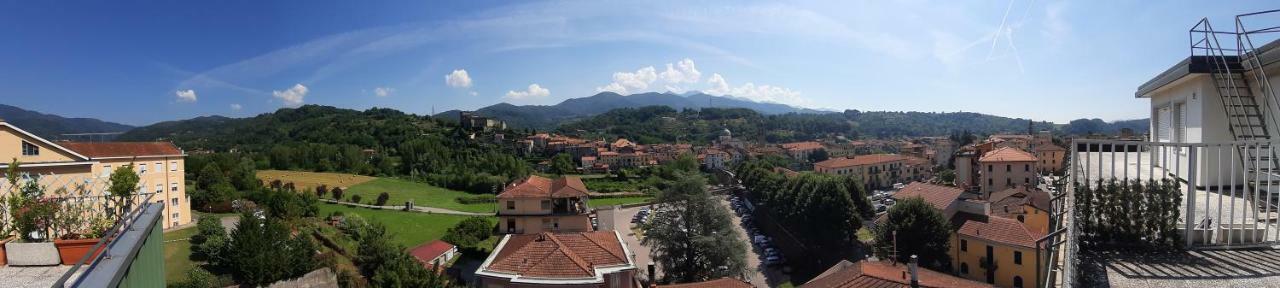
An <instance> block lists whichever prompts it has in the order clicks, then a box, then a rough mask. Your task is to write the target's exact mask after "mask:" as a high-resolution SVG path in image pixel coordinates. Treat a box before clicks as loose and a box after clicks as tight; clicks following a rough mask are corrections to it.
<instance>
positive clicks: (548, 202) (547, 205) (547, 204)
mask: <svg viewBox="0 0 1280 288" xmlns="http://www.w3.org/2000/svg"><path fill="white" fill-rule="evenodd" d="M542 210H551V200H542Z"/></svg>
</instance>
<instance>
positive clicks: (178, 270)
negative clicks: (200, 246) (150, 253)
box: [164, 227, 197, 283]
mask: <svg viewBox="0 0 1280 288" xmlns="http://www.w3.org/2000/svg"><path fill="white" fill-rule="evenodd" d="M194 235H196V227H188V228H185V229H182V230H174V231H169V232H165V233H164V240H165V243H164V278H165V282H168V283H175V282H180V281H183V280H186V279H187V270H191V268H192V267H195V266H196V265H197V264H196V262H193V261H191V242H187V241H173V242H169V241H170V240H178V239H186V238H191V236H194Z"/></svg>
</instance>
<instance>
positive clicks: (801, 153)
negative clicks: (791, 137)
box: [781, 141, 826, 162]
mask: <svg viewBox="0 0 1280 288" xmlns="http://www.w3.org/2000/svg"><path fill="white" fill-rule="evenodd" d="M781 146H782V150H783V151H785V152H786V153H787V156H791V158H794V159H796V160H797V161H800V162H808V161H809V155H812V154H813V153H814V152H818V150H823V151H825V150H826V148H825V147H823V146H822V143H818V142H814V141H804V142H792V143H784V144H782V145H781Z"/></svg>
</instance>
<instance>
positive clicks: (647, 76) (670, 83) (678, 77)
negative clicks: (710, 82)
mask: <svg viewBox="0 0 1280 288" xmlns="http://www.w3.org/2000/svg"><path fill="white" fill-rule="evenodd" d="M659 80H661V81H662V83H661V85H654V84H655V83H657V82H658V81H659ZM701 80H702V72H701V71H698V67H697V65H695V64H694V63H693V59H689V58H685V59H682V60H680V61H679V62H676V63H667V69H666V70H663V71H662V72H658V69H654V68H653V66H647V67H644V68H640V69H639V70H636V72H616V73H613V82H610V83H609V84H606V85H604V86H600V87H596V92H604V91H610V92H614V93H618V94H622V95H627V94H633V93H640V92H646V90H649V87H650V86H661V87H662V88H665V89H667V90H668V91H674V92H684V90H685V89H684V88H681V86H680V84H696V83H698V82H699V81H701Z"/></svg>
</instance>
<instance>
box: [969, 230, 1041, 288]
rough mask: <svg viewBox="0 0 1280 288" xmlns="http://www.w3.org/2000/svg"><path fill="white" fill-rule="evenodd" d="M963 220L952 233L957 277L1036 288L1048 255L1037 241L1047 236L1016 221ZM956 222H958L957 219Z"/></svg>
mask: <svg viewBox="0 0 1280 288" xmlns="http://www.w3.org/2000/svg"><path fill="white" fill-rule="evenodd" d="M956 218H964V219H960V221H963V224H960V229H957V230H956V231H955V233H952V237H951V250H952V251H951V259H952V261H953V263H952V267H955V269H956V270H955V272H956V275H957V276H960V277H964V278H969V279H973V280H976V281H983V282H986V283H991V284H994V285H996V286H997V287H1018V288H1021V287H1035V286H1037V283H1039V282H1040V279H1039V277H1040V276H1041V275H1039V274H1037V273H1038V271H1039V269H1037V267H1041V266H1043V265H1045V264H1046V261H1047V258H1046V257H1047V256H1048V255H1041V254H1043V253H1039V252H1040V251H1042V250H1043V249H1038V248H1037V247H1042V246H1039V244H1038V243H1037V242H1036V241H1037V240H1040V238H1041V237H1043V236H1044V234H1042V233H1036V232H1033V231H1031V230H1030V229H1027V227H1026V226H1024V225H1023V224H1022V223H1021V222H1018V221H1017V220H1014V219H1009V218H1004V217H1000V216H993V215H974V214H967V213H962V214H957V216H956ZM953 221H955V219H953Z"/></svg>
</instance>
